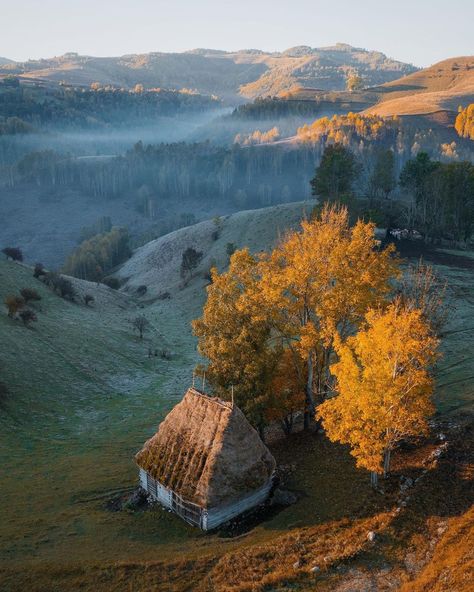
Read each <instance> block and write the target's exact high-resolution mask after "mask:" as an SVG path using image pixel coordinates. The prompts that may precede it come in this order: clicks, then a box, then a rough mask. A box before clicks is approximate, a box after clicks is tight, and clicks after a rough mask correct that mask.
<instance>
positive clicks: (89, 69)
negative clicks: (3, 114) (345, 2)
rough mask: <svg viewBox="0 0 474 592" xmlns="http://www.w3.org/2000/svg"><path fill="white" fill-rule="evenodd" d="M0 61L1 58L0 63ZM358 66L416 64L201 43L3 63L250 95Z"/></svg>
mask: <svg viewBox="0 0 474 592" xmlns="http://www.w3.org/2000/svg"><path fill="white" fill-rule="evenodd" d="M0 65H1V64H0ZM350 68H354V69H357V71H358V72H359V73H361V74H362V75H364V77H365V78H366V79H367V84H369V85H371V86H374V85H376V84H383V83H384V82H387V81H388V80H394V79H396V78H399V77H400V76H401V75H403V74H406V73H409V72H412V71H414V70H415V68H414V66H412V65H410V64H405V63H403V62H398V61H396V60H393V59H391V58H388V57H387V56H385V55H384V54H382V53H381V52H378V51H367V50H365V49H361V48H356V47H351V46H350V45H346V44H343V43H340V44H337V45H335V46H333V47H322V48H311V47H308V46H298V47H293V48H290V49H288V50H286V51H283V52H275V53H268V52H264V51H260V50H241V51H236V52H226V51H216V50H209V49H197V50H193V51H189V52H184V53H163V52H153V53H148V54H132V55H125V56H120V57H93V56H81V55H78V54H75V53H67V54H65V55H63V56H59V57H54V58H49V59H42V60H29V61H28V62H24V63H13V64H4V66H3V72H2V73H3V74H6V73H9V72H10V73H14V74H20V75H21V76H23V77H24V78H25V79H34V80H43V81H49V82H56V83H58V82H61V81H64V82H67V83H68V84H73V85H85V86H89V85H90V84H91V83H93V82H99V83H101V84H104V85H106V84H111V85H115V86H125V87H133V86H134V85H135V84H137V83H140V84H143V85H145V86H146V87H148V88H153V87H161V88H175V89H180V88H184V87H187V88H191V89H197V90H199V91H200V92H206V93H208V92H212V93H217V94H219V95H222V96H226V95H229V96H234V97H235V96H236V95H238V94H239V92H240V94H242V95H243V96H245V97H248V98H254V97H257V96H266V95H269V94H271V95H273V94H278V93H279V92H281V91H287V90H288V89H289V88H291V87H292V86H294V85H295V84H298V85H301V86H305V87H306V86H311V87H315V86H316V87H317V88H323V89H327V90H341V89H343V88H345V84H346V75H347V71H348V69H350Z"/></svg>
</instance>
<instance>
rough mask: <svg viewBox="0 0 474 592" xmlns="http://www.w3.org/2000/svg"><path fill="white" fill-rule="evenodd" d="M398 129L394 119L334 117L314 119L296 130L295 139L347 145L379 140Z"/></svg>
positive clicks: (351, 115)
mask: <svg viewBox="0 0 474 592" xmlns="http://www.w3.org/2000/svg"><path fill="white" fill-rule="evenodd" d="M397 128H398V119H397V118H396V117H393V118H388V117H380V116H378V115H360V114H359V113H352V112H350V113H348V114H347V115H334V116H333V117H332V118H331V119H329V117H322V118H321V119H316V121H314V122H313V123H312V124H310V125H307V124H305V125H303V127H300V128H298V130H297V138H298V140H299V141H300V142H319V141H320V140H322V139H326V140H329V141H331V142H340V143H341V144H344V145H348V144H350V142H351V141H352V140H353V139H365V140H381V139H383V138H384V136H385V135H386V134H388V133H392V132H393V130H395V129H397Z"/></svg>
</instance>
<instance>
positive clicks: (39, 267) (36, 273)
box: [33, 263, 47, 278]
mask: <svg viewBox="0 0 474 592" xmlns="http://www.w3.org/2000/svg"><path fill="white" fill-rule="evenodd" d="M46 273H47V272H46V270H45V269H44V265H43V264H42V263H35V267H34V269H33V277H35V278H40V277H42V276H44V275H46Z"/></svg>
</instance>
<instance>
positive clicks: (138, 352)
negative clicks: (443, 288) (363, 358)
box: [0, 203, 474, 590]
mask: <svg viewBox="0 0 474 592" xmlns="http://www.w3.org/2000/svg"><path fill="white" fill-rule="evenodd" d="M312 207H313V204H311V203H298V204H289V205H285V206H277V207H273V208H269V209H263V210H258V211H257V212H242V213H239V214H235V215H232V216H230V217H225V218H223V219H222V221H221V224H220V226H219V237H218V238H217V239H215V238H213V232H214V230H215V223H214V222H213V221H207V222H202V223H200V224H198V225H196V226H191V227H189V228H184V229H181V230H177V231H175V232H173V233H172V234H170V235H167V236H164V237H162V238H160V239H157V240H156V241H153V242H151V243H149V244H147V245H145V246H144V247H141V248H140V249H138V250H137V251H136V252H135V254H134V255H133V257H132V258H131V259H130V260H129V261H127V262H126V263H125V264H124V265H123V266H122V267H121V268H120V270H119V271H118V272H117V274H118V277H120V278H121V279H122V281H124V284H123V287H122V289H121V290H120V291H119V292H116V291H114V290H112V289H110V288H107V287H106V286H103V285H96V284H94V283H91V282H84V281H81V280H73V282H74V286H75V288H76V289H77V291H78V294H79V297H78V298H77V299H76V302H67V301H64V300H62V299H61V298H59V297H58V296H56V295H54V294H52V293H51V292H50V290H49V289H48V288H46V287H44V286H43V285H42V283H41V282H39V281H38V280H35V279H34V278H33V277H32V270H31V269H30V268H28V267H25V266H23V265H21V264H17V263H11V262H10V263H5V262H1V264H0V274H1V280H2V281H1V283H0V285H1V294H0V296H1V297H2V300H3V298H4V296H5V294H7V293H11V292H13V291H17V290H18V289H19V288H20V287H22V286H34V287H35V288H36V289H38V291H39V292H40V294H41V297H42V300H41V301H40V303H38V305H35V308H37V310H38V312H37V315H38V322H37V323H35V325H34V327H32V328H31V329H30V328H25V327H23V326H21V325H20V324H19V321H13V320H11V319H9V318H7V317H6V316H3V315H2V317H1V320H0V322H1V325H0V331H1V336H2V339H1V340H0V343H1V344H2V346H1V352H0V354H1V359H2V376H3V377H4V380H5V381H6V383H7V384H8V385H9V391H10V392H9V395H8V397H7V398H6V399H5V400H4V401H3V403H2V419H1V422H2V438H1V462H2V466H3V467H4V468H5V470H6V473H7V474H8V479H7V480H4V481H3V484H2V493H3V500H4V503H5V504H6V505H7V506H8V507H9V508H10V512H9V515H8V517H6V518H5V519H4V520H3V522H2V537H1V538H2V541H3V544H2V548H1V554H2V560H3V561H4V568H3V577H4V578H6V579H4V585H3V589H5V590H9V589H14V588H10V586H11V585H13V582H14V581H17V578H18V577H19V576H20V574H19V573H18V571H17V569H18V567H19V566H24V565H25V562H27V564H28V566H29V567H28V573H29V574H30V576H26V573H25V575H24V576H20V577H21V581H23V583H24V585H28V586H29V587H30V588H31V589H32V590H40V589H42V588H41V586H42V585H43V584H42V582H48V581H50V578H51V577H52V576H53V574H54V579H55V581H56V586H59V587H58V588H57V589H58V590H59V589H61V588H60V587H61V586H62V585H65V586H66V585H67V586H70V585H73V586H74V585H76V584H79V582H81V584H80V585H81V587H84V586H85V588H84V589H89V586H97V582H102V584H99V589H104V590H106V589H109V588H108V587H107V586H109V585H113V586H114V589H117V590H122V589H125V588H122V587H121V586H122V584H120V581H121V579H122V578H123V574H122V570H125V573H128V572H129V570H132V572H134V573H136V575H134V576H133V577H134V578H136V585H137V586H138V589H140V587H141V586H146V585H149V584H150V583H151V582H153V581H156V580H154V578H156V577H159V578H160V580H159V581H162V580H161V578H162V575H160V576H158V574H162V570H163V569H165V570H166V571H167V573H168V576H166V581H167V582H168V584H166V585H167V586H169V588H166V589H170V590H174V589H176V590H180V589H182V588H181V584H180V581H181V579H180V577H181V576H180V575H179V570H180V569H181V568H179V567H178V566H179V565H181V564H177V563H176V559H175V558H176V553H177V552H179V555H180V558H181V559H180V561H186V562H188V563H189V565H193V568H192V569H193V574H194V576H193V577H195V578H196V579H195V580H191V581H194V582H195V585H196V589H201V588H197V585H198V581H199V582H201V578H204V576H205V574H206V573H208V571H209V570H211V569H212V566H213V565H217V563H216V561H218V558H222V559H221V560H220V561H227V559H225V558H226V557H229V558H230V557H232V556H233V555H232V554H233V553H241V551H238V549H241V547H242V541H241V539H240V538H239V537H237V538H235V539H234V538H228V539H227V538H221V537H222V535H221V534H219V533H216V534H211V535H209V536H205V535H202V534H200V533H199V532H198V531H196V530H194V529H193V528H192V527H190V526H186V525H185V524H182V523H180V522H178V521H177V520H176V519H175V518H174V517H173V516H172V515H170V514H168V513H166V512H163V511H162V510H160V509H156V510H153V516H149V515H148V512H138V513H126V512H124V513H123V512H120V513H110V512H109V511H107V510H106V509H105V506H104V504H106V503H107V501H108V500H110V499H112V498H113V497H114V496H116V495H118V494H120V493H121V492H122V493H123V492H125V493H126V492H127V491H128V490H130V489H131V488H133V487H134V485H135V483H136V479H137V470H136V467H135V466H134V463H133V454H134V453H135V452H136V451H137V449H138V448H139V446H140V445H141V443H142V442H143V440H144V439H145V438H146V437H148V436H149V435H150V434H151V433H152V432H153V430H154V429H155V427H156V425H157V423H158V422H159V421H160V419H161V418H163V416H164V414H166V412H167V411H168V410H169V409H170V407H171V406H172V405H173V404H174V403H175V402H176V401H178V400H179V399H180V398H181V396H182V394H183V392H184V390H185V388H186V387H187V386H188V385H189V384H190V381H191V371H192V367H193V365H194V363H195V362H196V361H197V358H196V353H195V339H194V338H193V337H192V335H191V332H190V325H189V323H190V320H191V319H192V318H195V317H196V316H198V315H199V311H200V309H201V307H202V305H203V302H204V298H205V286H206V284H207V280H206V279H205V277H204V275H205V271H206V269H207V268H208V266H209V264H210V262H211V261H212V263H213V264H216V265H217V266H218V267H220V268H222V267H225V266H226V265H227V260H228V255H227V254H226V245H227V244H228V243H233V244H235V246H236V247H243V246H248V247H250V248H251V250H252V251H254V252H259V251H260V250H262V249H266V248H268V247H269V246H270V245H271V244H272V243H274V241H275V240H276V239H277V238H278V236H280V235H281V234H282V233H284V232H285V230H286V229H288V228H295V227H297V226H298V224H299V221H300V220H301V218H302V217H303V216H305V215H309V213H310V211H311V208H312ZM188 246H193V247H194V248H196V249H199V250H201V251H202V252H203V253H205V257H204V258H203V260H202V262H201V264H200V266H199V267H198V268H197V269H196V271H195V273H194V275H193V277H192V278H191V280H190V281H188V282H187V283H186V285H183V280H182V278H181V277H180V273H179V264H180V260H181V253H182V251H183V250H184V249H185V248H186V247H188ZM427 257H428V261H430V257H435V259H434V260H435V261H436V255H430V254H429V253H428V254H427ZM446 257H447V258H446ZM446 257H445V258H444V259H443V256H442V254H440V260H441V261H443V263H442V264H441V263H436V269H437V271H438V272H439V273H440V274H441V276H442V277H443V278H446V279H447V280H448V281H449V299H450V302H451V303H452V305H453V307H454V308H453V310H455V312H454V313H453V316H452V318H451V321H450V324H449V326H448V328H447V329H446V337H445V340H444V345H443V353H444V356H443V359H442V360H441V361H440V363H439V366H438V369H437V372H436V374H437V389H436V402H437V408H438V412H439V413H442V416H440V417H443V418H444V420H446V419H447V418H449V417H450V416H451V417H453V418H460V417H461V418H462V417H467V415H466V414H468V413H471V412H472V409H473V401H474V398H473V396H472V392H471V389H470V381H471V377H472V375H473V373H474V367H473V366H472V359H471V357H470V356H468V355H466V351H467V348H468V347H469V345H468V344H470V343H471V342H472V339H473V335H474V329H473V328H472V327H470V319H471V318H472V314H473V311H472V307H473V305H474V303H473V302H472V301H471V299H470V297H469V294H470V293H471V291H472V281H473V280H472V265H471V264H470V262H471V260H470V259H469V258H468V256H467V254H466V255H464V256H463V257H460V256H459V255H449V254H447V255H446ZM140 285H146V286H147V292H146V295H145V296H143V297H137V296H136V289H137V287H138V286H140ZM164 292H168V293H169V295H170V296H169V298H166V299H164V300H163V299H161V298H160V294H163V293H164ZM85 293H89V294H91V295H93V296H94V299H95V300H94V302H93V304H92V305H91V306H88V307H86V306H84V304H81V302H80V295H81V294H82V295H83V294H85ZM137 313H143V314H145V315H146V317H147V319H149V321H150V323H151V325H150V328H149V331H148V332H146V333H145V336H144V339H143V341H140V340H139V339H138V336H137V335H136V334H134V333H133V330H132V327H131V326H130V324H129V319H130V318H133V317H134V316H135V315H136V314H137ZM149 348H151V349H152V350H155V349H157V350H158V352H161V351H164V350H166V351H167V352H168V353H169V355H170V359H163V358H162V357H161V354H160V353H158V357H155V356H154V355H153V356H152V357H151V358H150V357H149V355H148V354H147V351H148V349H149ZM455 421H456V420H455ZM457 421H459V419H457ZM462 421H464V420H462V419H461V422H462ZM292 441H293V442H294V444H293V446H295V447H296V448H295V449H296V450H298V447H299V446H302V447H307V446H310V447H311V448H312V449H313V448H314V452H313V453H312V456H311V457H307V456H305V457H304V458H306V459H307V460H306V461H303V460H301V461H297V463H296V467H297V468H296V473H294V474H293V475H292V476H291V477H288V478H289V479H290V481H289V483H290V484H291V483H293V484H294V485H293V486H294V487H297V489H298V490H300V491H301V495H302V498H301V499H300V501H299V502H298V503H297V504H296V505H295V506H291V507H290V508H287V509H285V510H284V511H282V512H280V513H278V514H277V515H276V516H274V517H272V518H269V519H266V520H265V521H263V522H262V523H261V524H259V525H258V526H257V527H255V528H253V529H252V530H251V532H250V533H248V534H247V535H246V536H245V538H244V547H245V548H247V549H248V553H254V552H257V550H258V549H262V548H263V547H262V545H265V544H267V543H268V542H270V541H273V540H275V537H280V536H283V535H284V537H285V538H284V539H282V544H284V543H283V541H284V540H290V539H291V537H294V536H297V537H303V538H304V537H306V536H309V535H311V536H312V537H314V536H322V534H321V535H319V534H318V535H316V533H318V532H320V531H321V533H322V532H326V531H325V530H321V529H323V528H326V527H323V526H322V525H323V524H326V523H327V521H328V520H336V521H340V520H342V522H341V526H340V527H338V528H342V529H344V528H350V530H348V531H347V532H348V534H347V536H348V537H354V543H353V544H354V545H355V547H354V550H355V549H358V548H362V547H363V543H362V539H363V537H364V536H365V531H366V530H368V529H370V528H373V527H374V526H375V525H378V526H376V528H382V529H384V528H388V527H389V526H388V524H389V521H388V522H387V520H388V518H387V516H388V514H386V513H384V512H386V511H387V510H388V508H389V507H390V504H391V503H392V502H391V500H392V498H391V497H389V498H388V499H383V498H380V499H378V498H375V499H373V498H372V497H371V496H373V495H376V494H371V493H370V489H369V488H368V486H367V483H366V477H365V475H364V473H363V472H361V471H358V470H356V469H355V468H354V467H353V465H352V461H351V460H350V458H349V457H348V456H347V453H346V452H344V449H342V448H341V449H339V448H337V449H336V451H335V452H331V454H336V455H337V458H338V460H337V463H340V464H338V466H339V468H336V467H335V466H333V465H328V464H326V463H327V460H325V458H326V455H327V454H328V452H327V450H326V448H327V446H329V443H326V441H325V440H322V441H321V439H320V438H318V437H316V439H315V440H314V442H313V441H312V440H310V441H308V439H307V438H305V439H301V437H300V436H298V435H297V434H296V435H295V436H293V440H292ZM281 444H283V442H282V443H281ZM274 446H275V451H276V453H278V454H280V455H283V456H282V459H283V458H285V452H284V449H283V448H282V449H281V451H280V452H278V451H279V450H280V449H279V446H280V444H278V442H276V443H275V445H274ZM331 446H332V445H331ZM427 446H428V447H429V446H431V444H427ZM428 449H429V448H428ZM325 450H326V451H325ZM309 458H311V461H310V460H309ZM282 462H283V463H285V462H290V461H289V459H288V460H286V461H283V460H282ZM291 462H293V461H291ZM305 462H311V467H312V468H311V471H310V476H309V477H306V478H303V477H302V475H303V474H305V473H306V469H305ZM400 462H407V461H406V459H405V460H403V459H400ZM313 463H316V465H314V464H313ZM319 463H321V466H320V468H319V469H318V468H316V469H315V468H314V467H315V466H316V467H318V464H319ZM334 471H339V472H341V474H342V475H343V477H342V479H343V481H342V482H341V483H340V484H339V485H338V488H337V494H336V496H340V497H336V498H335V497H334V495H335V491H334V486H333V485H331V475H333V472H334ZM322 474H324V475H327V477H324V479H323V480H321V475H322ZM314 479H316V480H317V485H316V483H314V485H313V480H314ZM326 479H327V480H326ZM19 482H28V483H29V484H30V485H31V484H34V491H35V495H33V496H32V495H31V489H30V488H22V490H21V491H20V490H19V489H18V486H17V485H18V483H19ZM343 484H345V485H343ZM313 487H314V489H313ZM326 487H328V488H331V500H332V502H331V505H330V506H325V502H324V500H325V499H326V496H327V495H329V493H328V492H329V490H326V489H325V488H326ZM354 487H356V488H357V490H358V491H359V492H360V496H361V497H358V498H357V499H356V498H354V497H352V496H351V499H352V500H353V501H352V502H350V501H349V498H348V497H347V494H349V491H351V490H352V489H353V488H354ZM325 492H326V493H325ZM462 495H465V494H462ZM367 496H368V497H367ZM379 497H380V496H379ZM354 504H355V505H354ZM374 504H375V505H374ZM387 504H388V505H387ZM353 506H354V507H353ZM312 507H316V508H320V511H318V512H317V513H316V514H314V513H313V512H312V511H309V509H310V508H312ZM324 508H326V509H324ZM369 508H370V510H369ZM384 508H385V510H384ZM411 511H415V510H410V512H411ZM321 512H322V513H321ZM367 512H369V513H368V514H367ZM354 513H355V514H357V515H359V514H358V513H361V514H360V518H359V519H357V520H356V521H355V522H353V523H352V522H351V523H350V524H351V526H349V523H347V522H346V523H345V522H344V519H346V520H347V518H344V517H347V516H349V515H352V516H353V515H354ZM364 516H365V517H364ZM369 516H372V517H371V518H369ZM150 518H152V519H150ZM374 521H375V522H374ZM344 524H346V526H343V525H344ZM318 525H320V526H318ZM356 525H359V526H356ZM360 528H362V531H360ZM308 529H309V530H308ZM358 529H359V530H358ZM335 532H341V533H342V532H344V530H342V531H335ZM349 532H350V533H351V534H349ZM292 533H293V534H292ZM325 536H326V535H325ZM330 536H333V535H332V534H331V535H330ZM288 537H290V539H288ZM315 540H317V539H315ZM328 540H332V539H328ZM351 540H352V538H351ZM360 545H362V547H360ZM259 552H261V551H259ZM354 552H355V551H354ZM237 556H238V555H237ZM237 556H236V557H237ZM198 557H199V558H198ZM236 560H237V559H236ZM340 560H342V558H340V559H338V561H340ZM53 561H54V567H53V566H52V567H51V568H47V567H45V566H47V565H48V564H50V563H51V562H53ZM157 561H158V562H159V563H156V562H157ZM238 561H240V559H238ZM168 562H169V563H168ZM292 562H293V560H292ZM109 565H110V567H107V566H109ZM132 565H133V566H134V567H132ZM81 566H82V567H81ZM99 566H100V567H99ZM140 566H141V567H140ZM146 566H148V567H146ZM173 566H176V567H173ZM78 569H79V570H85V571H82V573H83V575H78V573H79V572H78V571H77V570H78ZM143 569H144V570H145V571H143ZM175 569H177V570H178V571H176V572H175V571H174V570H175ZM50 570H52V571H50ZM157 570H158V571H157ZM330 573H332V571H330ZM106 574H108V575H106ZM120 574H122V575H120ZM282 577H286V576H284V575H283V574H282ZM24 578H26V579H24ZM97 578H98V580H97ZM150 578H151V579H150ZM168 578H169V580H168ZM93 581H94V584H93V583H92V582H93ZM202 581H204V580H202ZM331 581H332V580H331ZM61 582H62V583H61ZM74 582H76V584H74ZM107 582H109V584H107ZM112 582H113V584H112ZM145 582H147V584H145ZM173 582H174V583H173ZM127 585H128V584H127ZM193 585H194V584H193ZM101 586H102V587H101ZM173 586H176V588H175V587H173ZM248 586H250V584H248ZM52 589H56V588H54V587H53V588H52ZM91 589H92V588H91ZM96 589H97V587H96ZM202 589H204V588H202ZM216 589H218V590H221V589H222V590H224V589H227V588H226V587H219V586H218V587H217V588H216ZM236 589H237V588H236ZM239 589H240V588H239ZM243 589H247V588H242V590H243ZM249 589H250V588H249ZM303 589H306V588H303Z"/></svg>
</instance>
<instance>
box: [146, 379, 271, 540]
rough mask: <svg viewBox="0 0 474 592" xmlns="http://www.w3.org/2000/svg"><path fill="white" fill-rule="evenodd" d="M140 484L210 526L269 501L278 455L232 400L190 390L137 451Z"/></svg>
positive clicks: (188, 519) (163, 501) (187, 516)
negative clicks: (262, 439) (276, 456)
mask: <svg viewBox="0 0 474 592" xmlns="http://www.w3.org/2000/svg"><path fill="white" fill-rule="evenodd" d="M136 462H137V464H138V466H139V469H140V471H139V474H140V484H141V486H142V487H143V489H145V490H146V491H147V492H148V494H149V495H151V496H152V498H154V499H155V500H157V501H159V502H160V503H161V504H162V505H163V506H165V507H166V508H170V509H172V510H173V511H174V512H176V513H177V514H179V515H180V516H181V517H182V518H183V519H184V520H186V522H189V523H190V524H193V525H195V526H199V527H200V528H202V529H203V530H208V529H211V528H215V527H216V526H219V525H220V524H222V523H223V522H226V521H227V520H230V519H231V518H234V517H235V516H237V515H239V514H241V513H242V512H244V511H246V510H248V509H250V508H253V507H254V506H257V505H258V504H260V503H262V502H264V501H265V500H266V499H267V498H268V496H269V494H270V491H271V488H272V483H273V476H274V471H275V459H274V458H273V456H272V455H271V454H270V452H269V450H268V448H267V447H266V446H265V444H264V443H263V442H262V441H261V439H260V437H259V436H258V434H257V432H256V431H255V430H254V428H253V427H252V426H251V425H250V424H249V422H248V421H247V419H246V418H245V416H244V414H243V413H242V411H240V409H239V408H238V407H236V406H235V405H233V404H232V403H228V402H226V401H222V400H220V399H218V398H216V397H210V396H208V395H206V394H204V393H202V392H200V391H198V390H197V389H195V388H190V389H189V390H188V391H187V393H186V394H185V396H184V398H183V400H182V401H181V402H180V403H178V405H176V406H175V407H174V409H172V410H171V412H170V413H169V414H168V415H167V417H166V418H165V420H164V421H163V422H162V423H161V425H160V427H159V429H158V432H157V433H156V434H155V435H154V436H153V437H152V438H150V439H149V440H148V441H147V442H145V445H144V446H143V448H142V450H141V451H140V452H139V453H138V454H137V455H136Z"/></svg>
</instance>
